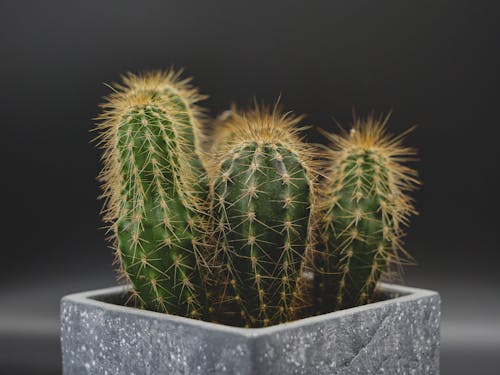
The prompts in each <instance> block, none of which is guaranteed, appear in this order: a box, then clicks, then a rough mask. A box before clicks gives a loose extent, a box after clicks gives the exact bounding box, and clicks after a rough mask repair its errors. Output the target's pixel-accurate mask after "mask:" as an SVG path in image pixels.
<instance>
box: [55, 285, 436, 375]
mask: <svg viewBox="0 0 500 375" xmlns="http://www.w3.org/2000/svg"><path fill="white" fill-rule="evenodd" d="M381 290H382V291H383V292H384V293H386V294H388V295H391V296H399V297H396V298H392V299H389V300H386V301H382V302H377V303H373V304H370V305H366V306H360V307H356V308H353V309H348V310H344V311H338V312H334V313H330V314H325V315H322V316H318V317H312V318H307V319H302V320H299V321H296V322H292V323H287V324H282V325H279V326H274V327H269V328H260V329H244V328H235V327H228V326H222V325H218V324H212V323H206V322H199V321H194V320H191V319H187V318H182V317H177V316H170V315H164V314H157V313H154V312H149V311H142V310H137V309H133V308H129V307H123V306H120V305H117V304H112V303H107V302H104V301H117V300H118V299H119V298H118V297H119V295H120V294H121V293H122V292H123V288H119V287H118V288H109V289H103V290H98V291H91V292H86V293H79V294H73V295H70V296H67V297H64V298H63V300H62V302H61V343H62V357H63V373H64V374H65V375H73V374H127V375H134V374H135V375H142V374H242V375H243V374H244V375H247V374H259V375H267V374H287V375H290V374H405V375H406V374H422V375H434V374H438V373H439V339H440V334H439V321H440V298H439V295H438V294H437V293H435V292H431V291H427V290H421V289H414V288H406V287H400V286H395V285H388V284H383V285H382V288H381Z"/></svg>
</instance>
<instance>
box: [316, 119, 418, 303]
mask: <svg viewBox="0 0 500 375" xmlns="http://www.w3.org/2000/svg"><path fill="white" fill-rule="evenodd" d="M385 123H386V121H385V120H382V119H375V118H373V117H369V118H368V119H367V120H366V121H361V120H357V122H356V123H355V125H354V127H353V129H352V130H351V132H350V133H349V134H343V135H331V134H329V135H328V137H329V138H330V140H332V141H333V144H332V149H331V153H330V155H329V157H330V160H331V168H330V170H329V172H328V174H327V177H328V181H329V182H328V183H327V186H326V187H325V188H324V189H323V197H324V199H323V200H322V212H323V214H322V219H321V236H322V240H323V244H324V246H325V253H324V254H322V255H321V256H320V257H319V258H320V259H319V268H320V274H321V275H320V277H319V278H318V279H319V280H318V285H317V288H318V289H319V292H318V295H320V296H321V297H322V298H323V300H324V301H323V302H322V306H323V309H324V310H327V311H331V310H334V309H336V310H338V309H344V308H348V307H353V306H358V305H362V304H366V303H369V302H371V301H373V300H374V298H375V288H376V285H377V282H378V281H379V280H380V279H381V277H383V276H387V275H388V274H389V272H391V271H392V270H393V267H392V266H393V265H399V264H401V262H402V261H403V260H404V259H405V258H406V259H407V258H408V257H407V256H406V255H407V254H406V252H405V251H404V250H403V249H402V245H401V239H402V237H403V235H404V232H403V227H404V226H405V225H406V224H407V222H408V217H409V215H410V214H412V213H415V210H414V209H413V205H412V200H411V199H410V198H409V197H408V196H407V195H406V192H408V191H409V190H411V189H412V188H413V187H414V186H415V185H416V184H418V181H417V179H416V172H414V171H413V170H412V169H410V168H408V167H406V166H404V165H403V164H402V162H404V161H405V160H407V159H408V157H410V156H412V155H413V154H414V151H413V150H412V149H409V148H405V147H403V146H402V145H401V141H402V138H403V137H402V136H399V137H390V136H388V135H387V134H386V130H385Z"/></svg>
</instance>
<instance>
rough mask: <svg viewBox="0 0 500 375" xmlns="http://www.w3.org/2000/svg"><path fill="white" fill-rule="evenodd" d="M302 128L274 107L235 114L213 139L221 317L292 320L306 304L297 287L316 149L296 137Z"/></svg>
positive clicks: (256, 322) (252, 321) (251, 323)
mask: <svg viewBox="0 0 500 375" xmlns="http://www.w3.org/2000/svg"><path fill="white" fill-rule="evenodd" d="M299 121H300V118H297V117H292V116H289V115H281V114H280V113H279V111H278V110H277V108H276V107H275V108H274V110H272V111H271V110H269V109H267V108H264V109H259V108H258V106H257V107H256V109H255V110H253V111H251V112H248V113H240V112H238V111H237V110H236V109H234V108H233V110H232V113H231V116H229V117H228V119H227V121H226V123H225V124H224V126H225V127H226V128H225V131H224V132H220V133H219V135H221V134H222V135H221V137H223V138H222V139H217V140H216V142H217V144H218V146H217V149H218V151H217V157H216V160H217V163H216V164H215V165H214V166H213V168H214V170H213V171H212V172H211V175H212V176H213V181H212V187H211V194H212V202H213V207H212V209H211V215H212V216H213V218H214V221H215V241H216V247H217V249H218V253H217V257H216V258H217V259H218V262H219V264H221V265H222V269H223V275H224V276H223V280H222V282H220V285H222V286H223V289H224V291H223V292H222V293H221V294H222V296H221V299H220V302H221V306H222V311H219V313H222V314H228V315H230V313H231V312H232V313H235V315H237V316H238V317H239V318H240V321H242V323H240V324H242V325H245V326H248V327H263V326H268V325H272V324H277V323H283V322H287V321H290V320H292V319H294V318H295V317H296V316H297V311H299V310H300V309H301V308H303V307H304V306H305V304H306V301H305V300H304V299H303V298H304V296H303V294H302V293H301V290H300V288H299V287H300V286H301V285H302V282H301V278H302V277H303V274H302V267H303V266H304V260H305V254H306V250H307V249H308V246H310V244H311V236H312V230H313V228H312V222H313V220H312V217H313V212H314V204H313V203H314V189H315V188H314V181H315V169H314V163H313V162H312V154H313V152H312V148H311V147H310V146H307V145H306V144H304V143H302V142H301V141H300V139H299V138H298V136H297V131H298V130H297V129H296V128H295V125H296V124H297V123H298V122H299ZM231 309H235V310H231ZM219 318H220V317H219ZM232 324H237V323H234V320H233V323H232Z"/></svg>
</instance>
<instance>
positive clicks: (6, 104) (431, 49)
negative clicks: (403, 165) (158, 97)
mask: <svg viewBox="0 0 500 375" xmlns="http://www.w3.org/2000/svg"><path fill="white" fill-rule="evenodd" d="M499 10H500V6H499V5H498V2H495V1H485V0H478V1H474V2H473V1H463V0H446V1H444V0H443V1H439V0H433V1H430V0H429V1H413V2H402V1H386V0H379V1H352V0H349V1H347V0H346V1H323V2H320V1H293V0H288V1H272V2H271V1H266V2H264V1H262V2H260V1H251V2H243V1H240V2H238V1H188V0H183V1H170V0H169V1H165V0H163V1H142V2H138V1H125V0H121V1H94V0H87V1H79V2H76V1H67V0H66V1H62V0H61V1H2V2H0V51H1V53H0V83H1V90H0V95H1V100H0V114H1V116H2V120H1V121H2V127H1V136H0V143H1V147H0V154H1V157H2V158H1V160H2V163H1V165H2V169H1V170H2V178H1V181H2V183H1V184H0V192H1V197H2V198H3V199H2V213H3V215H2V226H1V238H2V241H1V245H0V246H1V254H2V258H1V259H2V260H1V272H0V281H1V282H0V372H1V373H7V374H23V373H26V374H28V373H29V374H52V373H58V372H59V371H60V359H59V346H58V345H59V344H58V302H59V298H60V297H61V296H62V295H64V294H67V293H69V292H76V291H82V290H88V289H92V288H100V287H105V286H110V285H113V284H115V281H114V272H113V268H112V266H111V261H112V256H111V251H110V250H109V249H108V248H107V245H106V243H105V241H104V231H102V230H99V229H98V228H99V227H101V226H102V223H101V222H100V219H99V215H98V212H99V207H100V203H99V202H98V201H97V200H96V196H97V195H98V192H99V191H98V186H97V184H96V181H95V175H96V174H97V172H98V169H99V161H98V159H99V155H98V153H97V152H96V151H95V150H94V148H93V146H92V145H91V144H89V141H90V140H91V138H92V134H90V133H89V129H90V128H91V127H92V118H93V117H95V116H96V115H97V113H98V110H97V104H98V102H99V101H100V97H102V96H103V95H105V94H106V93H108V92H109V89H108V88H106V87H105V86H104V85H103V82H111V81H115V80H117V79H119V75H120V74H121V73H123V72H126V71H129V70H131V71H138V70H145V69H150V68H165V67H168V66H169V65H171V64H175V65H176V66H183V67H185V68H186V72H187V73H188V74H190V75H194V76H195V83H196V84H197V85H198V86H199V87H200V88H201V90H202V91H203V92H204V93H206V94H209V95H210V96H211V98H210V99H209V100H208V101H207V102H206V103H205V105H206V106H207V107H208V108H210V109H211V112H212V114H213V115H215V114H217V113H219V112H220V111H222V110H224V109H225V108H226V107H227V105H228V104H229V103H230V102H231V101H235V102H236V103H239V104H246V103H248V102H249V100H250V99H251V98H252V97H254V96H256V97H258V98H261V99H264V100H266V101H268V102H272V101H273V100H274V99H276V98H277V97H278V96H279V95H280V94H282V101H283V103H284V105H285V108H286V109H291V110H294V111H296V112H298V113H306V114H307V115H308V117H307V120H308V121H309V122H310V123H311V124H314V125H316V126H319V127H323V128H325V129H328V128H330V129H332V128H333V125H332V124H333V121H332V117H333V116H334V117H335V118H336V119H337V120H338V121H339V122H340V123H342V124H344V125H345V126H348V125H349V121H350V119H351V113H352V110H353V108H355V109H356V111H357V112H358V113H360V114H366V113H368V112H369V111H371V110H376V111H384V112H387V111H389V110H391V109H392V110H394V112H393V116H392V119H391V121H390V128H391V130H393V131H395V132H397V131H401V130H404V129H406V128H408V127H409V126H410V125H413V124H419V127H418V129H417V131H415V132H414V133H413V134H412V135H411V136H410V138H409V139H408V143H409V144H411V145H414V146H418V148H419V149H420V157H421V162H420V163H419V164H418V168H419V171H420V173H421V176H422V179H423V180H424V182H425V184H424V186H423V188H422V190H421V191H420V192H418V193H417V194H416V197H417V199H418V202H419V204H418V208H419V211H420V212H421V215H420V216H418V217H417V218H415V219H414V220H413V225H412V228H411V230H410V232H409V235H408V241H407V248H408V249H409V250H410V251H411V252H412V254H413V255H414V256H415V257H416V259H417V260H418V263H419V264H418V266H417V267H411V268H409V269H407V271H406V283H407V284H408V285H410V286H418V287H424V288H429V289H435V290H438V291H440V292H441V295H442V298H443V339H442V343H443V346H442V373H443V374H445V375H447V374H472V373H481V374H496V373H498V372H499V371H500V370H499V368H500V358H499V355H498V354H499V353H500V298H499V292H498V287H499V286H500V282H499V281H500V276H499V272H498V265H499V261H500V252H499V251H498V246H496V241H495V239H496V233H497V227H498V212H499V204H498V201H499V200H498V193H497V190H498V185H497V180H498V178H497V177H498V173H499V172H498V171H499V169H498V166H497V163H498V160H499V147H498V140H497V139H498V138H497V135H498V131H497V127H498V109H497V108H498V102H499V99H500V94H499V88H498V87H499V83H500V79H499V78H500V73H499V67H500V51H499V45H500V44H499V41H500V40H499V39H500V25H499V24H498V21H497V19H498V16H499ZM309 139H310V140H311V141H318V140H320V138H319V136H318V135H317V133H316V132H315V131H311V132H310V134H309ZM478 368H479V369H480V371H479V370H478Z"/></svg>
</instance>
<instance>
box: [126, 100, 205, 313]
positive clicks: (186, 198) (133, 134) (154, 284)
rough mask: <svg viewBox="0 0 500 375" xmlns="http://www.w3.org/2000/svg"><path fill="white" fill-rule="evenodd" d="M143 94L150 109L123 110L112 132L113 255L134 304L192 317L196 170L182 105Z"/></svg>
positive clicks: (195, 305) (196, 274) (198, 297)
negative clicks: (116, 181) (115, 166)
mask: <svg viewBox="0 0 500 375" xmlns="http://www.w3.org/2000/svg"><path fill="white" fill-rule="evenodd" d="M147 95H149V96H150V99H151V100H149V103H151V104H148V105H144V106H141V105H140V106H135V107H133V108H130V111H129V112H128V113H126V114H125V115H124V116H123V118H122V121H121V124H120V126H119V127H118V144H117V150H118V154H119V165H120V171H119V174H120V180H121V187H120V188H121V193H120V202H119V212H118V220H117V222H116V233H117V242H118V252H119V255H120V258H121V262H122V268H123V271H124V272H125V274H126V276H127V278H128V279H129V280H130V281H131V282H132V285H133V289H134V295H135V298H136V300H137V302H138V304H139V306H140V307H142V308H145V309H148V310H153V311H158V312H164V313H170V314H176V315H182V316H189V317H193V318H199V317H201V316H202V314H203V306H204V302H203V299H204V293H203V290H202V289H203V288H202V286H201V275H200V269H199V263H200V259H199V258H200V251H201V250H200V246H201V243H202V240H201V238H202V236H203V235H204V233H203V226H202V225H201V221H202V220H203V219H202V217H200V215H201V212H200V207H198V204H197V202H198V201H199V197H201V196H203V195H205V194H206V193H205V191H207V190H208V189H207V188H206V180H205V178H204V171H203V168H202V165H201V162H200V160H199V158H198V157H197V156H196V154H195V145H194V137H195V135H194V132H193V127H192V125H191V124H190V116H189V114H188V113H187V108H186V104H185V103H184V102H183V100H182V99H181V98H180V97H179V96H178V95H176V94H175V93H173V92H168V91H167V90H165V91H164V92H162V93H158V92H155V91H151V92H150V93H147ZM184 155H190V157H188V158H184ZM185 164H186V165H185ZM187 168H188V169H189V170H190V171H191V172H192V173H193V174H194V176H195V179H193V178H189V179H188V178H186V177H185V176H183V171H186V170H187ZM195 181H196V182H195Z"/></svg>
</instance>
